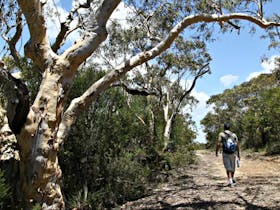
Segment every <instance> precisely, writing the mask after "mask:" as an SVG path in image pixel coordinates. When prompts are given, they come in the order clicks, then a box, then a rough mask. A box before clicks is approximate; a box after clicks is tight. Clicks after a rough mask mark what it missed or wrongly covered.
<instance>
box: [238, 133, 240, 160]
mask: <svg viewBox="0 0 280 210" xmlns="http://www.w3.org/2000/svg"><path fill="white" fill-rule="evenodd" d="M237 157H238V159H239V160H240V146H239V141H238V138H237Z"/></svg>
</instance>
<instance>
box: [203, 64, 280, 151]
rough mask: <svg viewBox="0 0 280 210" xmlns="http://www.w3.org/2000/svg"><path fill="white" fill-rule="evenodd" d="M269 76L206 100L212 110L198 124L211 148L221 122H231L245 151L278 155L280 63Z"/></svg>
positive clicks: (279, 147)
mask: <svg viewBox="0 0 280 210" xmlns="http://www.w3.org/2000/svg"><path fill="white" fill-rule="evenodd" d="M275 62H276V68H275V69H274V71H273V73H271V74H261V75H259V76H258V77H256V78H253V79H251V80H250V81H248V82H245V83H242V84H241V85H238V86H235V87H234V88H232V89H227V90H225V91H224V92H223V93H221V94H218V95H214V96H212V97H211V98H210V99H209V100H208V102H207V103H208V104H209V105H211V106H213V111H211V112H209V113H208V114H207V115H206V116H205V118H204V119H203V120H202V121H201V123H202V124H203V125H204V132H205V133H206V134H207V137H206V138H207V146H208V147H209V148H213V147H214V145H215V144H216V141H217V136H218V133H219V132H220V131H222V129H223V123H224V122H230V123H231V126H232V130H234V132H236V134H237V135H238V136H239V139H240V142H241V145H242V147H243V148H244V149H249V150H252V151H265V152H266V153H267V154H280V100H279V99H280V86H279V85H280V83H279V78H280V77H279V72H280V59H279V58H277V59H276V60H275Z"/></svg>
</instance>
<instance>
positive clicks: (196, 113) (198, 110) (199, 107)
mask: <svg viewBox="0 0 280 210" xmlns="http://www.w3.org/2000/svg"><path fill="white" fill-rule="evenodd" d="M191 95H192V96H193V97H195V98H196V99H197V100H198V101H199V102H198V103H197V104H196V105H195V106H194V107H192V109H190V107H189V106H188V107H186V108H185V110H184V112H188V113H190V114H191V116H192V119H193V121H195V124H196V128H197V137H196V139H195V141H196V142H200V143H206V138H205V133H203V131H202V126H201V124H200V121H201V120H202V119H203V118H204V117H205V115H206V114H207V113H208V112H210V111H211V110H212V109H213V107H212V106H208V105H207V104H206V102H207V100H208V99H209V98H210V96H209V95H207V93H205V92H197V91H196V90H195V89H194V90H193V91H192V92H191Z"/></svg>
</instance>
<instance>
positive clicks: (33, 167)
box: [17, 72, 64, 209]
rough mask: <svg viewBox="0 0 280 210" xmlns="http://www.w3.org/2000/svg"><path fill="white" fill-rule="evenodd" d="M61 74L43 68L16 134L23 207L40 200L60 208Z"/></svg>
mask: <svg viewBox="0 0 280 210" xmlns="http://www.w3.org/2000/svg"><path fill="white" fill-rule="evenodd" d="M59 78H60V76H59V75H57V74H54V73H51V72H47V73H46V72H45V75H44V79H43V81H42V85H41V88H40V91H39V94H38V96H37V98H36V99H35V102H34V104H33V106H31V109H30V111H29V114H28V116H27V121H26V123H25V125H24V127H23V128H22V129H21V132H20V134H19V135H17V140H18V144H19V147H20V187H21V191H22V194H21V198H20V199H21V201H22V203H23V205H24V208H25V209H31V208H32V206H33V205H35V204H37V203H39V204H40V205H41V207H42V209H63V208H64V201H63V197H62V193H61V189H60V183H59V181H60V177H61V170H60V167H59V164H58V157H57V153H58V147H59V144H58V142H57V130H58V129H57V128H58V125H59V122H60V115H61V107H62V101H63V96H62V95H59V93H61V88H60V87H61V83H60V82H59Z"/></svg>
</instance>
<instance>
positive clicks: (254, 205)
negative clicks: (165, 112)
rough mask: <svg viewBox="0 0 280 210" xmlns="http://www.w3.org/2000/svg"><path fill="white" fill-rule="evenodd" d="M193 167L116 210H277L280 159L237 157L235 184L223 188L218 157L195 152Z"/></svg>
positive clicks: (279, 196) (225, 182) (220, 161)
mask: <svg viewBox="0 0 280 210" xmlns="http://www.w3.org/2000/svg"><path fill="white" fill-rule="evenodd" d="M197 156H198V158H199V161H198V164H197V165H191V166H188V167H187V168H184V169H180V170H178V171H177V172H176V173H174V176H172V178H170V181H169V182H168V183H165V184H162V185H160V186H159V187H158V188H157V189H154V190H153V193H152V194H151V195H150V196H148V197H145V198H142V199H139V200H137V201H133V202H128V203H126V204H125V205H123V206H122V207H120V209H133V210H135V209H196V210H197V209H209V210H210V209H221V210H228V209H229V210H232V209H246V210H249V209H252V210H255V209H262V210H270V209H271V210H277V209H279V210H280V157H279V156H278V157H274V158H272V157H265V156H259V155H251V156H248V155H247V156H246V155H243V157H241V158H242V159H241V166H240V168H237V170H236V175H235V176H236V180H237V184H236V185H235V186H234V187H232V188H230V187H227V179H226V175H225V170H224V168H223V165H222V159H221V155H220V156H219V157H215V155H214V153H213V152H212V153H211V152H209V151H204V150H203V151H198V152H197Z"/></svg>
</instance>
